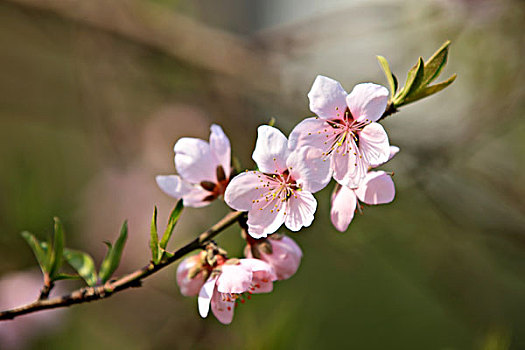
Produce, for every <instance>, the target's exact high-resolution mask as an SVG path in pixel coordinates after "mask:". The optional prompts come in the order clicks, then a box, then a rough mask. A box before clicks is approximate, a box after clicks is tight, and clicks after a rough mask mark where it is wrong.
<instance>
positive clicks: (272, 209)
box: [248, 197, 287, 239]
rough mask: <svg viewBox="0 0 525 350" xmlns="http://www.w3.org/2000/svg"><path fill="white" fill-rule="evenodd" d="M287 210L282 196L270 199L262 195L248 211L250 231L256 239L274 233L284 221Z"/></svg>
mask: <svg viewBox="0 0 525 350" xmlns="http://www.w3.org/2000/svg"><path fill="white" fill-rule="evenodd" d="M286 210H287V208H286V202H283V201H282V199H281V198H280V197H276V198H274V199H272V200H269V201H266V199H265V198H262V197H261V199H260V200H259V202H256V203H255V204H254V205H253V207H252V209H251V210H250V211H249V212H248V233H249V234H250V236H252V237H253V238H255V239H259V238H262V237H266V236H267V235H269V234H271V233H274V232H275V231H277V229H278V228H279V227H281V225H282V224H283V223H284V220H285V213H286Z"/></svg>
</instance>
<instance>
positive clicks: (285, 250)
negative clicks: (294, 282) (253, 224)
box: [244, 235, 303, 280]
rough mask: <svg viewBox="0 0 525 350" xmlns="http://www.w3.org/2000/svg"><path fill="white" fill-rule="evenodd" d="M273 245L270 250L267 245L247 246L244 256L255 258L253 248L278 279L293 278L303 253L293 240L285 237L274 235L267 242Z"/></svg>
mask: <svg viewBox="0 0 525 350" xmlns="http://www.w3.org/2000/svg"><path fill="white" fill-rule="evenodd" d="M266 242H267V243H269V244H270V245H271V249H268V247H267V246H265V244H264V243H263V244H257V243H256V244H255V245H253V246H251V245H249V244H248V245H247V246H246V248H245V249H244V255H246V257H247V258H253V257H254V256H253V254H252V247H253V249H256V250H257V253H256V254H257V255H259V256H258V257H257V258H259V259H261V260H263V261H266V262H267V263H268V264H269V265H270V266H272V267H273V269H274V271H275V274H276V275H277V279H279V280H285V279H288V278H290V277H292V276H293V275H294V274H295V273H296V272H297V269H298V268H299V264H300V263H301V258H302V256H303V252H302V251H301V248H299V246H298V245H297V243H295V241H294V240H293V239H291V238H290V237H288V236H285V235H272V236H270V237H268V239H267V240H266Z"/></svg>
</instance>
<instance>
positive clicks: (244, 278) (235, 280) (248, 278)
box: [217, 264, 253, 294]
mask: <svg viewBox="0 0 525 350" xmlns="http://www.w3.org/2000/svg"><path fill="white" fill-rule="evenodd" d="M252 277H253V274H252V271H251V269H249V268H247V267H245V266H243V265H241V264H237V265H229V264H224V265H222V273H221V274H220V275H219V278H218V279H217V290H218V291H219V292H221V293H235V294H240V293H244V292H246V291H247V290H248V289H249V288H250V286H251V284H252Z"/></svg>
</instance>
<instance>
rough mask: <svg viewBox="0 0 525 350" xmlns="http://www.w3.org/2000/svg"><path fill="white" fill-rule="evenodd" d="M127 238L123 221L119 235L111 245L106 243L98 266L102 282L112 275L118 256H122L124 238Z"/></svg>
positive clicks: (116, 265)
mask: <svg viewBox="0 0 525 350" xmlns="http://www.w3.org/2000/svg"><path fill="white" fill-rule="evenodd" d="M127 238H128V222H127V221H124V224H123V225H122V228H121V229H120V235H119V237H118V239H117V241H116V242H115V244H114V245H113V247H111V244H108V248H109V249H108V253H107V254H106V257H105V258H104V261H102V264H101V266H100V271H99V276H100V280H101V281H102V283H105V282H106V281H107V280H108V279H109V278H110V277H111V276H112V275H113V272H115V270H116V269H117V267H118V265H119V263H120V258H121V257H122V250H123V249H124V245H125V244H126V239H127Z"/></svg>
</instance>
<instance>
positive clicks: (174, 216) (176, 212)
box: [159, 200, 184, 250]
mask: <svg viewBox="0 0 525 350" xmlns="http://www.w3.org/2000/svg"><path fill="white" fill-rule="evenodd" d="M183 208H184V204H183V203H182V200H179V201H178V202H177V204H175V208H173V210H172V211H171V214H170V218H169V220H168V225H167V226H166V230H165V231H164V234H163V235H162V239H161V240H160V243H159V247H160V249H161V250H165V249H166V247H167V246H168V242H169V240H170V238H171V234H172V233H173V229H174V228H175V225H176V224H177V221H179V217H180V214H181V213H182V209H183Z"/></svg>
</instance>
